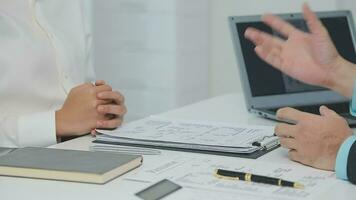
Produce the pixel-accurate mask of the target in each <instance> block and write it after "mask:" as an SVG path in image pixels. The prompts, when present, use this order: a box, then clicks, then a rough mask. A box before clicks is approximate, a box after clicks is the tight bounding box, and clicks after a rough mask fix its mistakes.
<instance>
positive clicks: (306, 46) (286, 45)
mask: <svg viewBox="0 0 356 200" xmlns="http://www.w3.org/2000/svg"><path fill="white" fill-rule="evenodd" d="M303 15H304V18H305V19H306V22H307V25H308V27H309V30H310V33H306V32H303V31H300V30H298V29H297V28H295V27H294V26H292V25H291V24H289V23H287V22H286V21H283V20H282V19H281V18H279V17H277V16H274V15H270V14H268V15H265V16H263V19H262V20H263V22H264V23H266V24H267V25H269V26H271V27H272V28H273V29H275V30H276V31H278V32H280V33H281V34H282V35H283V36H284V37H285V38H287V39H286V40H282V39H281V38H278V37H273V36H271V35H269V34H267V33H264V32H261V31H259V30H257V29H254V28H248V29H247V30H246V32H245V36H246V38H248V39H249V40H251V41H252V42H253V43H254V44H255V45H256V47H255V51H256V53H257V54H258V56H259V57H261V59H263V60H264V61H266V62H267V63H269V64H270V65H272V66H274V67H276V68H277V69H279V70H281V71H282V72H284V73H285V74H288V75H290V76H292V77H294V78H296V79H298V80H301V81H303V82H305V83H308V84H313V85H319V86H325V87H327V86H329V85H330V84H331V83H330V82H331V78H332V77H331V76H332V74H333V73H334V72H335V71H336V70H338V69H337V68H338V67H340V66H342V65H343V64H341V63H343V62H345V60H344V59H343V58H342V57H341V56H340V55H339V53H338V52H337V50H336V48H335V46H334V44H333V43H332V40H331V39H330V36H329V34H328V32H327V30H326V28H325V27H324V26H323V25H322V23H321V22H320V20H319V19H318V18H317V16H316V15H315V13H313V12H312V11H311V10H310V8H309V7H308V5H307V4H304V6H303Z"/></svg>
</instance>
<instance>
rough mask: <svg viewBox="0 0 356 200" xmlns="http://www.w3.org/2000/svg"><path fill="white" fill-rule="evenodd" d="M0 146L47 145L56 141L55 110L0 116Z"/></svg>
mask: <svg viewBox="0 0 356 200" xmlns="http://www.w3.org/2000/svg"><path fill="white" fill-rule="evenodd" d="M0 129H1V132H2V133H1V134H0V146H2V147H26V146H35V147H37V146H38V147H42V146H49V145H53V144H55V143H56V125H55V111H48V112H41V113H35V114H29V115H22V116H11V115H8V116H0Z"/></svg>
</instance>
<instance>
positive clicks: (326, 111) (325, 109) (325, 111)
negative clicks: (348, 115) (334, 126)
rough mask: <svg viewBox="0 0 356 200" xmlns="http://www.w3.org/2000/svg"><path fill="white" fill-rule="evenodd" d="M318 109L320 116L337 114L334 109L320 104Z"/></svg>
mask: <svg viewBox="0 0 356 200" xmlns="http://www.w3.org/2000/svg"><path fill="white" fill-rule="evenodd" d="M319 111H320V115H321V116H339V115H338V114H337V113H336V112H335V111H333V110H331V109H329V108H328V107H326V106H320V108H319Z"/></svg>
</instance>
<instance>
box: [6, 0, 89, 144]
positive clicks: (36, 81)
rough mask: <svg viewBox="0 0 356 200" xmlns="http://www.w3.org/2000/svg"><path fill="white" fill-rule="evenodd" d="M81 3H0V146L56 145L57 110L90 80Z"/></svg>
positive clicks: (85, 19) (10, 0)
mask: <svg viewBox="0 0 356 200" xmlns="http://www.w3.org/2000/svg"><path fill="white" fill-rule="evenodd" d="M84 1H85V0H83V1H81V0H2V1H0V146H5V147H24V146H48V145H51V144H55V143H56V127H55V111H56V110H58V109H59V108H60V107H61V106H62V104H63V102H64V100H65V98H66V94H67V93H68V92H69V91H70V89H71V88H72V87H74V86H77V85H79V84H82V83H84V82H86V81H91V80H93V79H94V70H93V67H92V65H91V59H90V58H91V40H92V37H91V34H90V32H91V31H90V23H89V20H88V19H89V17H88V15H87V14H88V12H87V11H88V9H86V7H87V5H85V4H84Z"/></svg>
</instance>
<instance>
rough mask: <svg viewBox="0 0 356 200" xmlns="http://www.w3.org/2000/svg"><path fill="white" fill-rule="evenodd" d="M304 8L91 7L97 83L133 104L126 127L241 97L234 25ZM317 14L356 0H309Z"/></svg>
mask: <svg viewBox="0 0 356 200" xmlns="http://www.w3.org/2000/svg"><path fill="white" fill-rule="evenodd" d="M303 2H305V0H264V1H263V0H249V1H246V0H193V1H192V0H105V1H99V0H92V2H91V7H90V8H89V9H91V11H92V22H93V24H92V29H93V36H94V47H95V51H94V58H93V59H94V63H95V68H96V73H97V78H98V79H105V80H107V81H108V82H109V83H110V84H111V85H112V86H113V88H115V89H117V90H119V91H121V92H122V93H123V94H124V95H125V97H126V104H127V106H128V110H129V112H128V114H127V118H126V120H127V121H131V120H134V119H139V118H142V117H145V116H149V115H153V114H156V113H161V112H164V111H168V110H170V109H173V108H177V107H181V106H184V105H187V104H191V103H194V102H197V101H201V100H203V99H207V98H210V97H214V96H218V95H223V94H227V93H236V92H240V91H241V86H240V80H239V74H238V68H237V62H236V58H235V55H234V51H233V45H232V40H231V35H230V29H229V26H228V22H227V17H228V16H232V15H255V14H263V13H265V12H272V13H286V12H300V10H301V6H302V3H303ZM307 2H309V4H310V5H311V7H312V8H313V9H314V10H316V11H325V10H345V9H348V10H352V11H353V15H354V16H355V15H356V1H355V0H309V1H307Z"/></svg>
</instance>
